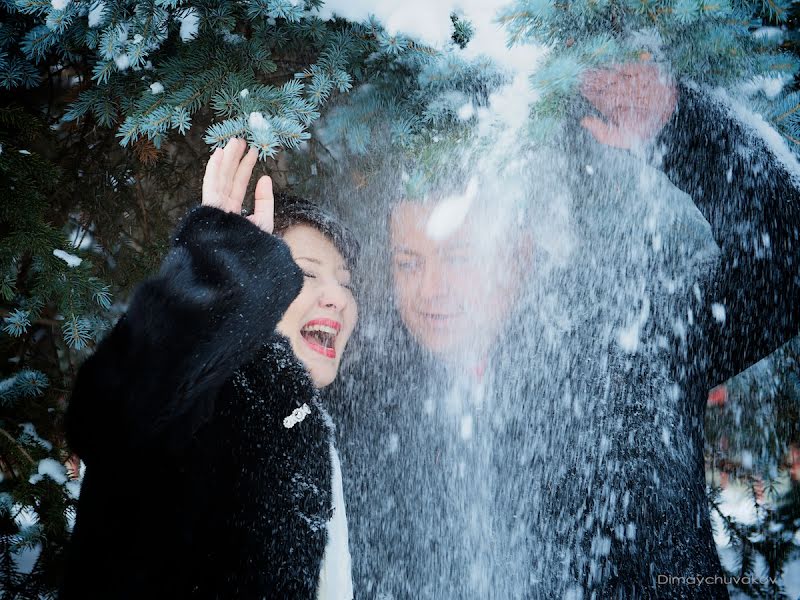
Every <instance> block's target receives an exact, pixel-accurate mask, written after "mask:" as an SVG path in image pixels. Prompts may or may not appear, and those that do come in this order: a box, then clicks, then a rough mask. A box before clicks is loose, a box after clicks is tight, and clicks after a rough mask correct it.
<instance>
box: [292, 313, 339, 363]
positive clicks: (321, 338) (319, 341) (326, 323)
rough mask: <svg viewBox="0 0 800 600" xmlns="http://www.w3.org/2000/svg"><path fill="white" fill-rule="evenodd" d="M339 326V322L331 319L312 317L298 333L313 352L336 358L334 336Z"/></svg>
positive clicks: (337, 332)
mask: <svg viewBox="0 0 800 600" xmlns="http://www.w3.org/2000/svg"><path fill="white" fill-rule="evenodd" d="M341 328H342V325H341V323H338V322H337V321H334V320H333V319H314V320H312V321H309V322H308V323H306V324H305V325H303V328H302V329H301V330H300V335H301V336H302V337H303V340H304V341H305V343H306V344H307V345H308V347H309V348H311V349H312V350H313V351H314V352H319V353H320V354H322V355H323V356H326V357H328V358H336V348H335V345H336V336H337V335H338V334H339V330H340V329H341Z"/></svg>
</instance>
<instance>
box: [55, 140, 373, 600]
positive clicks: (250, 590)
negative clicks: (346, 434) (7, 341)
mask: <svg viewBox="0 0 800 600" xmlns="http://www.w3.org/2000/svg"><path fill="white" fill-rule="evenodd" d="M245 148H246V144H245V142H243V141H241V140H232V141H231V142H229V143H228V145H227V146H226V147H225V149H224V150H217V151H216V152H215V153H214V154H213V156H212V157H211V159H210V161H209V163H208V166H207V167H206V175H205V179H204V181H203V201H202V204H203V205H202V206H201V207H199V208H197V209H196V210H194V211H193V212H191V213H190V214H189V215H188V216H187V217H186V218H185V219H184V220H183V222H182V223H181V225H180V226H179V227H178V230H177V232H176V234H175V236H174V239H173V246H172V249H171V250H170V252H169V254H168V255H167V257H166V258H165V259H164V263H163V265H162V266H161V270H160V271H159V273H158V274H157V275H156V276H154V277H152V278H151V279H148V280H147V281H145V282H144V283H143V284H141V285H140V286H139V288H138V289H137V290H136V292H135V294H134V295H133V298H132V300H131V302H130V305H129V307H128V310H127V313H126V314H125V316H123V317H122V318H121V319H120V321H119V323H118V324H117V325H116V327H115V328H114V330H113V331H112V332H111V334H110V335H109V336H108V338H107V339H106V340H104V341H103V342H102V343H101V344H100V345H99V347H98V349H97V351H96V352H95V353H94V355H93V356H92V357H91V358H89V359H88V360H87V361H86V363H85V364H84V365H83V367H82V368H81V370H80V372H79V373H78V378H77V382H76V385H75V389H74V391H73V394H72V399H71V401H70V406H69V409H68V412H67V421H66V428H67V436H68V441H69V443H70V445H71V447H72V448H73V449H74V450H75V452H77V453H78V454H79V455H80V456H81V458H82V459H83V460H84V462H85V463H86V474H85V478H84V482H83V488H82V491H81V497H80V502H79V506H78V512H77V520H76V524H75V529H74V533H73V540H72V547H71V549H70V553H71V554H70V557H69V563H68V568H67V571H66V575H65V580H64V585H63V588H62V596H61V597H62V598H65V599H72V598H82V599H83V598H131V599H133V598H136V599H137V600H138V599H142V598H170V599H179V598H247V599H250V598H252V599H256V598H257V599H261V598H309V599H331V600H332V599H334V598H335V599H337V600H339V599H341V600H349V599H350V598H351V597H352V585H351V580H350V554H349V550H348V542H347V520H346V517H345V512H344V500H343V495H342V491H341V475H340V467H339V459H338V456H337V454H336V450H335V448H334V445H333V432H332V426H331V424H330V419H329V418H328V416H327V414H326V413H325V410H324V409H323V408H322V406H321V405H320V403H319V395H318V390H319V388H322V387H324V386H326V385H328V384H329V383H331V382H332V381H333V380H334V379H335V377H336V374H337V371H338V367H339V360H340V357H341V355H342V352H344V349H345V346H346V344H347V340H348V338H349V337H350V334H351V332H352V331H353V328H354V326H355V323H356V318H357V311H356V305H355V301H354V298H353V295H352V293H351V290H350V268H351V267H352V264H353V261H354V259H355V254H356V249H357V244H356V243H355V241H354V240H353V239H352V237H351V236H350V234H349V233H348V231H347V230H346V229H345V228H344V227H342V226H341V225H340V224H339V223H338V222H337V221H336V220H335V219H334V218H332V217H331V216H330V215H327V214H326V213H324V212H323V211H321V210H320V209H319V208H317V207H315V206H313V205H311V204H310V203H307V202H303V201H299V200H296V199H291V200H290V201H288V202H281V203H280V206H279V207H278V210H277V211H275V209H274V199H273V194H272V183H271V181H270V180H269V178H268V177H262V178H261V179H260V180H259V182H258V185H257V186H256V192H255V197H256V201H255V212H254V214H253V215H252V216H250V217H247V218H245V217H242V216H240V212H241V207H242V201H243V198H244V195H245V191H246V188H247V185H248V182H249V180H250V176H251V173H252V169H253V166H254V164H255V161H256V154H255V151H254V150H250V151H249V152H247V153H246V154H245ZM243 154H244V156H243ZM279 200H280V198H279ZM273 233H274V235H273Z"/></svg>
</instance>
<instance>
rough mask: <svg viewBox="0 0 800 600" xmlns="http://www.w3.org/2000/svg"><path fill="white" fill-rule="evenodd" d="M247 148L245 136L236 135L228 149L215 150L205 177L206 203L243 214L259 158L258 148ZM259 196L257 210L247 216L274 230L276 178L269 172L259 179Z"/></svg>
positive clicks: (267, 228) (259, 224) (257, 194)
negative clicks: (243, 137)
mask: <svg viewBox="0 0 800 600" xmlns="http://www.w3.org/2000/svg"><path fill="white" fill-rule="evenodd" d="M246 149H247V142H246V141H245V140H242V139H240V138H232V139H231V140H230V141H228V143H227V144H226V146H225V148H224V149H223V148H217V149H216V150H214V153H213V154H212V155H211V158H210V159H209V161H208V164H207V165H206V174H205V176H204V177H203V201H202V204H203V206H213V207H215V208H219V209H220V210H224V211H226V212H232V213H236V214H241V212H242V202H243V201H244V195H245V192H247V185H248V184H249V183H250V177H251V175H252V174H253V167H254V166H255V164H256V159H257V158H258V153H257V152H256V149H255V148H250V150H248V151H247V153H245V150H246ZM255 196H256V202H255V210H254V211H253V214H252V215H250V216H249V217H247V218H248V220H250V221H251V222H253V223H255V224H256V225H257V226H258V227H260V228H261V229H263V230H264V231H266V232H267V233H272V228H273V226H274V213H275V199H274V196H273V195H272V180H271V179H270V178H269V177H268V176H267V175H264V176H263V177H261V178H260V179H259V180H258V183H257V184H256V193H255Z"/></svg>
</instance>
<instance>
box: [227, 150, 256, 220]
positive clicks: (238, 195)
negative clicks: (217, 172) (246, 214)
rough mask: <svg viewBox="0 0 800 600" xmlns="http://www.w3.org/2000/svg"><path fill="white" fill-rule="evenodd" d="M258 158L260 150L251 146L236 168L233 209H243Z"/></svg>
mask: <svg viewBox="0 0 800 600" xmlns="http://www.w3.org/2000/svg"><path fill="white" fill-rule="evenodd" d="M257 159H258V152H257V151H256V149H255V148H250V150H249V151H248V152H247V154H245V155H244V158H243V159H242V162H240V163H239V166H238V167H237V169H236V173H235V174H234V176H233V185H232V187H231V199H230V201H231V207H232V208H231V209H230V210H231V211H232V212H233V211H237V210H241V208H242V202H244V195H245V192H247V184H249V183H250V176H251V175H252V174H253V167H254V166H255V164H256V160H257Z"/></svg>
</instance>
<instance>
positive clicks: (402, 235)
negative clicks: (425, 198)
mask: <svg viewBox="0 0 800 600" xmlns="http://www.w3.org/2000/svg"><path fill="white" fill-rule="evenodd" d="M435 206H436V205H435V204H422V203H420V202H408V201H406V202H401V203H399V204H398V205H397V206H395V207H394V209H392V213H391V217H390V219H391V233H392V244H393V245H394V246H395V248H399V249H402V247H404V246H406V247H407V246H409V245H412V246H413V245H419V244H423V245H426V246H431V247H436V248H440V249H447V250H458V249H465V248H469V247H470V246H471V245H472V241H473V240H474V239H475V233H476V232H475V228H474V226H473V225H474V223H473V221H474V219H472V218H471V217H470V216H468V217H467V218H466V219H465V220H464V223H462V224H461V226H460V227H459V228H458V229H456V230H455V231H454V232H453V233H452V234H451V235H449V236H447V237H446V238H445V239H443V240H432V239H431V238H430V237H429V236H428V234H427V233H426V230H427V226H428V219H429V218H430V216H431V212H432V211H433V209H434V208H435Z"/></svg>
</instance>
